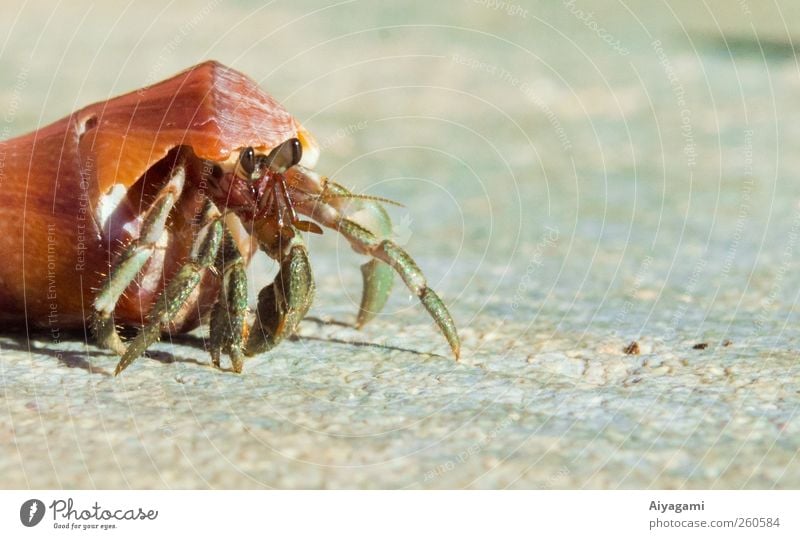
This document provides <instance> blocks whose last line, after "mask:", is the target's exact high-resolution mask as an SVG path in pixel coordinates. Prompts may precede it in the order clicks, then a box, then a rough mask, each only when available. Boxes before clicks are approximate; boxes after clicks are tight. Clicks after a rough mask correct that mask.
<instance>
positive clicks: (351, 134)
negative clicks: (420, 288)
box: [0, 0, 800, 488]
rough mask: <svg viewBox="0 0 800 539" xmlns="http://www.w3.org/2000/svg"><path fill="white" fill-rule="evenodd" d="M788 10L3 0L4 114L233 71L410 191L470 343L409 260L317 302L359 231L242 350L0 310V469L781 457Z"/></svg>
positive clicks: (727, 484) (760, 482)
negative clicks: (140, 352)
mask: <svg viewBox="0 0 800 539" xmlns="http://www.w3.org/2000/svg"><path fill="white" fill-rule="evenodd" d="M799 28H800V5H798V4H797V2H791V1H788V0H770V1H767V2H758V3H756V2H755V1H753V0H728V1H723V0H713V1H712V0H703V1H701V2H698V1H693V0H671V1H666V0H664V1H656V2H652V1H643V0H624V1H623V0H594V1H591V2H590V1H588V0H563V1H562V0H551V1H536V0H507V1H499V0H497V1H496V0H460V1H459V0H450V1H447V2H421V1H400V2H392V3H391V4H388V3H382V4H378V3H372V2H366V1H355V0H354V1H342V2H323V1H306V0H293V1H281V0H276V1H273V2H254V1H253V2H250V1H244V0H239V1H234V0H209V1H207V2H203V1H200V2H186V1H180V0H178V1H159V2H155V1H149V0H130V1H129V2H127V3H111V2H87V1H78V2H68V3H67V2H59V3H53V2H42V1H37V0H33V1H24V2H23V1H11V2H5V3H4V16H3V17H2V20H0V36H1V37H2V39H0V73H2V74H3V76H2V81H3V84H2V85H0V110H2V111H3V112H4V115H3V117H2V119H1V120H0V138H3V139H4V138H8V137H12V136H15V135H19V134H22V133H25V132H28V131H30V130H32V129H36V128H38V127H40V126H43V125H45V124H48V123H50V122H52V121H55V120H57V119H59V118H61V117H62V116H64V115H66V114H68V113H69V112H71V111H72V110H75V109H77V108H80V107H82V106H84V105H86V104H88V103H91V102H94V101H101V100H105V99H108V98H110V97H112V96H115V95H117V94H120V93H122V92H126V91H130V90H133V89H136V88H139V87H141V86H143V85H145V84H149V83H153V82H157V81H159V80H161V79H163V78H166V77H168V76H170V75H172V74H173V73H175V72H177V71H180V70H183V69H185V68H187V67H189V66H191V65H194V64H196V63H198V62H201V61H203V60H206V59H216V60H219V61H221V62H222V63H224V64H227V65H228V66H230V67H233V68H236V69H238V70H240V71H242V72H244V73H247V74H248V75H250V76H251V77H252V78H253V79H255V80H256V81H257V82H258V83H259V84H260V85H261V86H262V87H263V88H265V89H266V90H267V91H268V92H269V93H271V94H272V95H273V96H275V97H276V98H277V99H278V100H279V101H281V102H282V103H283V104H284V105H285V106H286V108H287V109H288V110H290V111H291V112H292V113H293V114H294V115H295V116H296V117H297V118H298V119H299V120H300V121H301V122H302V123H303V124H304V125H305V126H306V127H307V128H309V130H311V131H312V132H313V133H315V135H316V137H317V138H318V140H319V142H320V144H321V146H322V150H323V153H322V158H321V160H320V163H319V165H318V166H317V168H318V170H320V171H322V172H323V173H325V174H327V175H329V176H332V177H333V178H335V179H336V180H337V181H339V182H340V183H343V184H344V185H347V186H349V187H351V188H352V189H354V190H355V191H357V192H364V193H370V194H375V195H380V196H384V197H389V198H392V199H394V200H398V201H400V202H403V203H404V204H405V208H390V212H391V214H392V216H393V218H394V221H395V239H396V241H398V242H399V243H401V244H402V245H404V246H405V247H406V248H407V249H408V250H409V251H410V252H411V253H412V254H413V255H414V256H415V257H416V258H417V260H418V262H419V263H420V265H421V267H422V268H423V270H424V271H425V272H426V274H427V276H428V278H429V281H430V283H432V284H433V287H434V288H435V289H436V290H437V291H439V292H440V293H441V295H442V296H443V297H444V299H445V301H446V302H447V303H448V305H449V306H450V307H451V311H452V312H453V315H454V317H455V319H456V320H457V322H458V324H459V326H460V329H461V336H462V339H463V341H464V360H463V361H462V362H461V363H459V364H456V363H454V362H452V361H451V360H450V359H448V358H447V357H446V356H447V350H446V345H445V343H444V340H443V339H442V338H441V337H440V336H439V335H438V334H437V333H436V331H435V329H434V328H433V327H432V325H431V324H430V322H429V320H428V319H427V318H426V316H425V313H424V312H423V311H422V309H421V308H420V307H419V306H418V305H417V303H416V300H415V299H414V298H410V297H409V295H408V293H406V291H405V290H401V288H400V286H399V284H398V285H397V288H396V290H395V294H394V295H393V296H392V299H391V301H390V303H389V305H388V307H387V309H386V312H385V313H384V315H382V316H381V317H380V318H379V319H378V320H376V321H375V322H374V323H373V324H372V325H371V326H367V327H366V328H365V329H364V330H363V331H361V332H357V331H355V330H353V329H350V328H347V327H344V326H341V325H336V324H329V323H327V324H326V323H323V322H326V321H330V320H333V321H343V322H346V323H352V321H353V320H354V315H355V312H356V309H357V305H358V300H359V294H360V291H359V288H360V275H359V272H358V265H359V264H360V263H362V262H363V260H361V258H360V257H359V256H357V255H355V254H353V253H351V252H350V250H349V248H348V247H347V245H346V242H343V241H341V240H340V239H338V238H336V237H335V235H334V234H333V233H326V234H325V235H324V236H323V237H319V238H317V237H313V238H310V239H309V242H310V250H311V257H312V263H313V264H314V269H315V274H316V277H317V284H318V293H317V301H316V304H315V306H314V307H313V309H312V313H311V314H312V315H313V316H314V317H315V318H316V319H318V320H316V321H307V322H305V323H304V324H303V325H302V327H301V331H300V334H301V338H300V339H299V340H298V341H296V342H294V343H285V344H284V345H283V346H281V347H280V348H279V349H278V350H276V351H275V352H273V353H272V354H270V357H269V358H268V359H267V358H259V359H256V360H251V361H250V362H249V363H248V364H247V365H246V367H245V374H244V375H243V376H241V377H235V376H232V375H223V374H221V373H219V372H216V371H213V370H211V369H208V368H205V367H204V365H206V364H207V363H208V362H209V361H208V357H207V355H206V354H205V352H202V350H200V349H199V347H202V342H200V344H198V343H197V342H192V341H185V342H181V341H176V342H173V343H164V344H162V345H161V347H160V348H158V350H160V351H161V352H159V353H156V354H155V356H154V357H155V359H156V360H158V361H146V360H143V361H139V362H138V363H137V364H136V365H135V366H134V367H133V368H131V369H129V371H126V374H125V376H123V377H122V378H121V379H119V380H115V379H113V378H112V377H109V376H107V374H108V373H107V372H106V371H110V370H111V368H112V366H113V364H114V358H112V357H110V356H108V355H106V354H103V353H99V352H97V351H96V350H95V349H93V348H92V347H88V346H86V345H85V343H83V342H73V343H70V342H64V343H58V344H57V345H54V344H53V343H48V342H47V340H46V339H43V340H41V342H40V341H37V340H36V339H34V338H32V339H33V340H29V339H27V337H20V336H19V335H16V336H15V335H8V336H4V337H2V340H0V360H2V374H0V376H2V377H3V381H4V386H5V388H6V391H5V396H4V399H5V400H6V403H7V406H4V407H3V408H7V410H8V411H7V412H5V413H4V412H0V424H3V425H4V427H5V429H4V432H3V434H0V443H2V444H3V445H4V446H5V447H4V450H3V455H4V457H2V459H0V472H1V473H0V476H2V477H4V480H3V482H2V483H0V485H2V486H5V487H12V486H14V487H26V486H32V487H48V486H50V487H53V486H67V487H78V486H83V487H93V486H96V487H116V488H125V487H128V486H133V487H164V488H169V487H195V488H203V487H209V486H210V487H231V488H236V487H250V488H257V487H296V486H302V487H312V488H316V487H328V488H331V487H386V488H404V487H414V488H437V487H484V488H503V487H518V488H519V487H525V488H575V487H600V488H613V487H640V488H643V487H660V488H673V487H678V488H679V487H685V486H690V487H697V488H714V487H719V488H741V487H751V488H755V487H758V488H771V487H775V486H779V487H795V488H797V487H798V486H800V473H799V472H798V466H797V461H796V457H797V447H798V442H800V422H799V421H798V418H797V415H798V403H799V402H800V401H799V400H798V397H800V384H798V374H800V362H798V359H797V348H798V339H797V335H798V332H797V327H798V326H799V325H800V324H799V322H800V320H798V310H797V308H796V305H797V300H798V293H799V292H800V273H798V271H797V270H798V268H800V263H799V261H800V254H799V253H798V251H800V247H798V245H797V241H798V233H799V232H800V181H798V179H799V178H798V176H800V159H799V158H798V151H797V150H798V146H800V142H798V141H799V140H800V122H798V121H797V119H798V118H799V117H800V100H798V99H797V98H796V96H797V94H798V91H799V90H800V76H799V75H800V67H799V65H798V59H797V56H796V54H795V48H794V41H795V40H797V39H798V38H800V36H799V35H798V34H797V32H798V29H799ZM274 271H275V268H274V266H273V265H272V264H271V263H270V262H269V261H266V260H260V261H258V262H257V263H256V264H255V265H254V267H253V268H252V270H251V282H252V287H251V293H252V294H255V293H256V292H257V290H258V289H259V288H260V287H261V286H264V285H265V284H267V283H269V282H270V280H271V278H272V275H273V273H274ZM198 335H201V336H202V332H200V333H198ZM632 342H635V343H636V347H629V345H630V344H631V343H632ZM354 343H360V344H354ZM368 344H379V345H385V346H386V348H377V347H374V346H368ZM626 348H627V350H628V353H626V352H625V351H624V350H625V349H626ZM431 353H433V354H434V355H431ZM159 354H161V355H159ZM439 354H440V355H439ZM65 358H66V359H65ZM197 363H200V364H201V365H198V364H197ZM104 373H105V374H104ZM154 388H156V389H155V390H157V391H158V396H157V397H156V398H155V399H153V394H152V391H153V390H154ZM4 414H5V415H4ZM66 425H69V426H70V427H69V428H67V427H66ZM41 447H48V448H50V450H49V453H48V455H46V456H45V455H42V453H41V451H40V449H38V448H41Z"/></svg>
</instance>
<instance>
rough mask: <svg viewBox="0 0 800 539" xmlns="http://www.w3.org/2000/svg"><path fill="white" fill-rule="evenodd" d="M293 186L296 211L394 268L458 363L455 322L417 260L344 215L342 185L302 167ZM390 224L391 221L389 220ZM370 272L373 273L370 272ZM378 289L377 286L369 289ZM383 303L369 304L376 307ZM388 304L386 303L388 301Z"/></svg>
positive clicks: (297, 168)
mask: <svg viewBox="0 0 800 539" xmlns="http://www.w3.org/2000/svg"><path fill="white" fill-rule="evenodd" d="M289 173H290V174H291V178H290V179H291V181H292V185H293V186H294V188H295V190H296V192H295V193H294V194H293V197H294V200H295V207H297V208H298V209H299V211H300V212H301V213H303V214H305V215H308V216H310V217H312V218H313V219H314V220H316V221H317V222H319V223H320V224H322V225H324V226H327V227H328V228H333V229H335V230H338V231H339V232H340V233H341V234H342V235H343V236H345V237H346V238H347V239H348V241H349V242H350V245H351V247H352V248H353V250H355V251H356V252H358V253H361V254H365V255H368V256H371V257H373V258H375V259H377V260H380V261H382V262H385V263H386V264H388V265H389V266H391V267H392V268H393V269H394V270H395V271H396V272H397V273H399V274H400V277H401V278H402V279H403V281H404V282H405V283H406V286H407V287H408V289H409V290H411V292H413V293H414V294H415V295H416V296H417V297H418V298H419V300H420V301H421V302H422V305H423V306H424V307H425V309H426V310H427V311H428V313H429V314H430V315H431V317H433V320H434V321H435V322H436V324H437V325H438V326H439V329H440V330H441V332H442V333H443V334H444V337H445V339H447V342H448V344H449V345H450V349H451V350H452V351H453V355H455V357H456V359H458V356H459V354H460V352H461V343H460V341H459V338H458V332H457V330H456V326H455V323H454V322H453V318H452V317H451V316H450V313H449V312H448V310H447V307H446V306H445V304H444V302H443V301H442V300H441V299H440V298H439V296H438V295H436V292H434V291H433V290H432V289H430V288H428V284H427V282H426V280H425V275H423V273H422V270H420V269H419V266H417V264H416V262H414V259H413V258H411V255H409V254H408V253H407V252H406V251H405V250H403V249H402V248H401V247H400V246H399V245H397V244H396V243H395V242H393V241H392V240H390V239H380V238H379V237H378V236H377V235H376V234H375V233H373V232H371V231H370V230H369V229H367V228H366V227H365V226H364V225H362V224H360V223H359V222H356V221H355V220H353V219H351V218H348V217H345V216H344V215H342V212H341V211H340V210H341V204H337V197H339V198H340V199H341V200H347V197H346V196H344V197H342V196H341V195H342V191H343V192H344V194H345V195H347V194H349V193H348V192H347V190H346V189H344V188H343V187H341V186H339V185H338V184H336V183H334V182H331V181H329V180H328V179H327V178H325V177H321V176H319V175H318V174H317V173H316V172H314V171H312V170H309V169H307V168H305V167H302V166H295V167H292V169H290V170H289ZM387 220H388V217H387ZM367 271H368V272H369V271H370V270H369V269H368V270H367ZM372 271H374V270H372ZM369 286H373V287H375V288H376V289H377V285H375V284H373V285H369ZM373 293H374V294H375V295H376V297H378V298H380V297H381V295H388V291H386V292H380V291H377V290H376V291H375V292H373ZM376 301H380V299H377V300H376V299H372V300H368V301H367V303H370V302H372V303H374V302H376ZM384 301H385V300H384Z"/></svg>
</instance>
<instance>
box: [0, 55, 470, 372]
mask: <svg viewBox="0 0 800 539" xmlns="http://www.w3.org/2000/svg"><path fill="white" fill-rule="evenodd" d="M318 156H319V147H318V146H317V144H316V142H315V141H314V139H313V137H312V136H311V135H310V134H309V133H308V132H307V131H306V130H305V129H304V128H303V127H302V126H301V125H300V123H299V122H298V121H297V120H296V119H295V118H293V117H292V116H291V115H290V114H289V113H288V112H287V111H286V110H285V109H284V108H283V106H281V104H280V103H278V102H277V101H276V100H275V99H273V98H272V97H270V96H269V95H268V94H266V93H265V92H264V91H263V90H261V89H260V88H259V87H258V85H257V84H256V83H255V82H254V81H252V80H251V79H250V78H248V77H247V76H245V75H243V74H242V73H239V72H237V71H235V70H233V69H230V68H228V67H225V66H223V65H221V64H219V63H217V62H205V63H202V64H199V65H197V66H195V67H192V68H190V69H188V70H186V71H184V72H182V73H180V74H178V75H176V76H174V77H172V78H170V79H167V80H165V81H163V82H160V83H158V84H154V85H151V86H148V87H145V88H143V89H141V90H137V91H134V92H131V93H128V94H125V95H122V96H120V97H117V98H114V99H111V100H109V101H105V102H102V103H96V104H94V105H90V106H88V107H86V108H83V109H81V110H79V111H77V112H74V113H73V114H71V115H70V116H68V117H67V118H64V119H62V120H60V121H58V122H56V123H54V124H51V125H49V126H47V127H43V128H42V129H39V130H37V131H35V132H33V133H30V134H27V135H24V136H21V137H18V138H14V139H11V140H7V141H3V142H0V185H2V192H3V198H2V202H0V223H2V225H3V227H4V228H3V234H2V235H0V252H2V253H3V256H4V260H3V263H2V264H0V323H3V324H4V325H5V326H7V325H9V324H17V325H21V324H24V325H25V327H29V326H44V327H49V328H50V329H51V331H58V330H60V329H63V328H71V327H72V328H75V327H78V328H80V327H88V328H90V330H91V332H92V333H93V335H94V336H95V339H96V343H97V344H98V345H99V346H101V347H105V348H108V349H111V350H113V351H115V352H116V353H118V354H119V355H121V356H122V357H121V359H120V361H119V363H118V365H117V367H116V371H115V372H116V373H117V374H118V373H119V372H121V371H122V370H123V369H125V368H126V367H127V366H128V365H130V364H131V362H133V361H134V360H135V359H137V358H138V357H140V356H141V355H142V354H143V353H144V352H145V351H146V349H147V348H148V347H149V346H150V345H151V344H152V343H154V342H156V341H157V340H159V339H160V338H161V336H162V333H164V332H184V331H188V330H191V329H193V328H195V327H197V326H198V325H200V324H206V323H207V324H208V325H209V338H208V343H209V344H208V346H209V351H210V354H211V360H212V363H213V364H214V365H215V366H216V367H220V364H221V357H222V355H223V354H227V355H228V356H229V357H230V362H231V366H232V369H233V370H234V371H236V372H241V370H242V366H243V362H244V359H245V357H246V356H253V355H256V354H259V353H262V352H265V351H267V350H270V349H271V348H273V347H274V346H276V345H277V344H278V343H280V342H281V341H282V340H283V339H284V338H286V337H287V336H289V335H292V334H293V333H294V332H295V331H296V329H297V326H298V324H299V322H300V321H301V320H302V319H303V318H304V317H305V315H306V313H307V311H308V309H309V307H310V305H311V302H312V299H313V296H314V280H313V277H312V271H311V265H310V263H309V259H308V253H307V250H306V247H305V244H304V242H303V234H305V233H322V228H321V227H327V228H331V229H334V230H336V231H338V232H339V233H341V234H342V235H343V236H344V237H345V238H346V239H347V240H348V241H349V243H350V245H351V246H352V248H353V249H354V250H355V251H357V252H358V253H361V254H364V255H367V256H369V257H371V259H370V261H368V262H367V263H366V264H364V265H363V266H362V268H361V269H362V275H363V294H362V301H361V305H360V308H359V312H358V316H357V325H358V326H361V325H363V324H365V323H367V322H368V321H369V320H370V319H371V318H372V317H373V316H374V315H375V314H376V313H377V312H379V311H380V310H381V309H382V307H383V306H384V304H385V302H386V300H387V298H388V295H389V291H390V288H391V284H392V279H393V272H394V271H396V272H397V273H399V274H400V276H401V278H402V280H403V281H404V282H405V284H406V285H407V286H408V288H409V289H410V290H411V291H412V292H413V293H414V294H415V295H416V296H417V297H418V298H419V300H420V301H421V302H422V304H423V305H424V306H425V308H426V309H427V310H428V312H429V313H430V315H431V316H432V317H433V319H434V321H435V322H436V324H437V325H438V326H439V328H440V330H441V331H442V333H443V334H444V336H445V338H446V339H447V341H448V343H449V345H450V348H451V349H452V351H453V353H454V355H455V356H456V358H458V355H459V339H458V334H457V332H456V327H455V324H454V323H453V320H452V318H451V316H450V314H449V313H448V311H447V308H446V306H445V305H444V303H443V302H442V300H441V299H440V298H439V296H437V295H436V293H435V292H434V291H433V290H431V289H430V288H428V286H427V284H426V281H425V277H424V276H423V274H422V271H420V269H419V267H418V266H417V264H416V263H415V262H414V260H413V259H412V258H411V256H409V254H408V253H406V251H405V250H403V249H402V248H401V247H400V246H398V245H397V244H396V243H395V242H393V241H392V240H391V239H389V237H388V236H389V235H390V232H391V223H390V221H389V217H388V214H387V212H386V211H385V209H384V208H383V206H382V205H381V202H382V201H383V200H382V199H378V198H377V197H370V196H364V195H357V194H354V193H352V192H350V191H349V190H347V189H346V188H344V187H342V186H341V185H339V184H338V183H336V182H334V181H332V180H330V179H328V178H326V177H324V176H321V175H319V174H318V173H316V172H315V171H314V170H313V168H314V166H315V164H316V161H317V158H318ZM258 249H260V250H262V251H264V252H265V253H266V254H267V255H269V256H270V257H271V258H273V259H275V260H276V261H277V262H278V264H279V270H278V273H277V275H276V277H275V279H274V281H273V282H272V284H270V285H268V286H267V287H265V288H264V289H263V290H261V292H260V293H259V294H258V303H257V308H256V309H255V313H254V316H252V322H250V318H251V313H249V312H248V300H247V281H246V279H247V276H246V272H245V268H246V266H247V264H248V263H249V261H250V260H251V258H252V257H253V255H254V253H255V252H256V251H257V250H258ZM118 326H127V327H133V328H138V332H137V333H136V335H135V336H133V337H132V338H131V339H129V340H127V341H126V340H123V338H122V337H121V336H120V334H119V332H118Z"/></svg>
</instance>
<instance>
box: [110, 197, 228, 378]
mask: <svg viewBox="0 0 800 539" xmlns="http://www.w3.org/2000/svg"><path fill="white" fill-rule="evenodd" d="M203 223H204V224H203V225H202V227H201V228H200V230H199V231H198V233H197V237H196V238H195V241H194V243H193V245H192V252H191V255H190V257H189V260H188V261H187V262H186V263H185V264H184V265H183V266H181V268H180V269H179V270H178V273H176V274H175V276H174V277H172V279H171V280H170V282H169V283H168V284H167V286H166V288H164V292H163V293H162V294H161V296H160V297H159V298H158V301H156V303H155V305H153V308H152V309H151V310H150V314H149V316H148V324H147V325H146V326H145V327H143V328H142V329H141V330H140V331H139V333H138V335H136V337H135V338H134V339H133V340H132V341H131V343H130V345H129V346H128V348H127V350H125V353H124V354H123V356H122V359H121V360H120V362H119V363H118V364H117V368H116V369H115V371H114V374H119V373H120V372H122V371H123V370H125V368H127V367H128V366H129V365H130V364H131V363H133V361H134V360H136V358H138V357H139V356H141V355H142V354H143V353H144V351H145V350H146V349H147V347H148V346H150V345H151V344H152V343H154V342H156V341H158V340H159V339H160V337H161V328H162V327H167V326H168V325H169V323H170V321H172V319H173V318H174V317H175V314H176V313H177V312H178V310H179V309H180V308H181V307H182V306H183V304H184V303H185V302H186V300H187V299H188V298H189V296H190V294H191V293H192V291H193V290H194V289H195V288H196V287H197V285H198V284H199V283H200V278H201V276H202V273H203V270H205V269H206V268H209V267H211V266H212V265H213V264H214V260H215V259H216V256H217V252H218V251H219V247H220V244H221V243H222V238H223V232H224V226H223V224H222V219H221V216H220V214H219V211H217V209H216V208H215V207H214V206H213V205H211V204H209V205H208V207H207V209H206V211H205V214H204V216H203Z"/></svg>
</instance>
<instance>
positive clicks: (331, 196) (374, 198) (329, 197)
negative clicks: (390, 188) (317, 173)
mask: <svg viewBox="0 0 800 539" xmlns="http://www.w3.org/2000/svg"><path fill="white" fill-rule="evenodd" d="M334 198H357V199H359V200H372V201H373V202H383V203H385V204H392V205H394V206H399V207H401V208H405V204H401V203H400V202H397V201H396V200H392V199H390V198H384V197H379V196H375V195H359V194H356V193H335V194H326V195H325V196H324V197H323V200H325V201H326V202H327V201H328V200H332V199H334Z"/></svg>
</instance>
